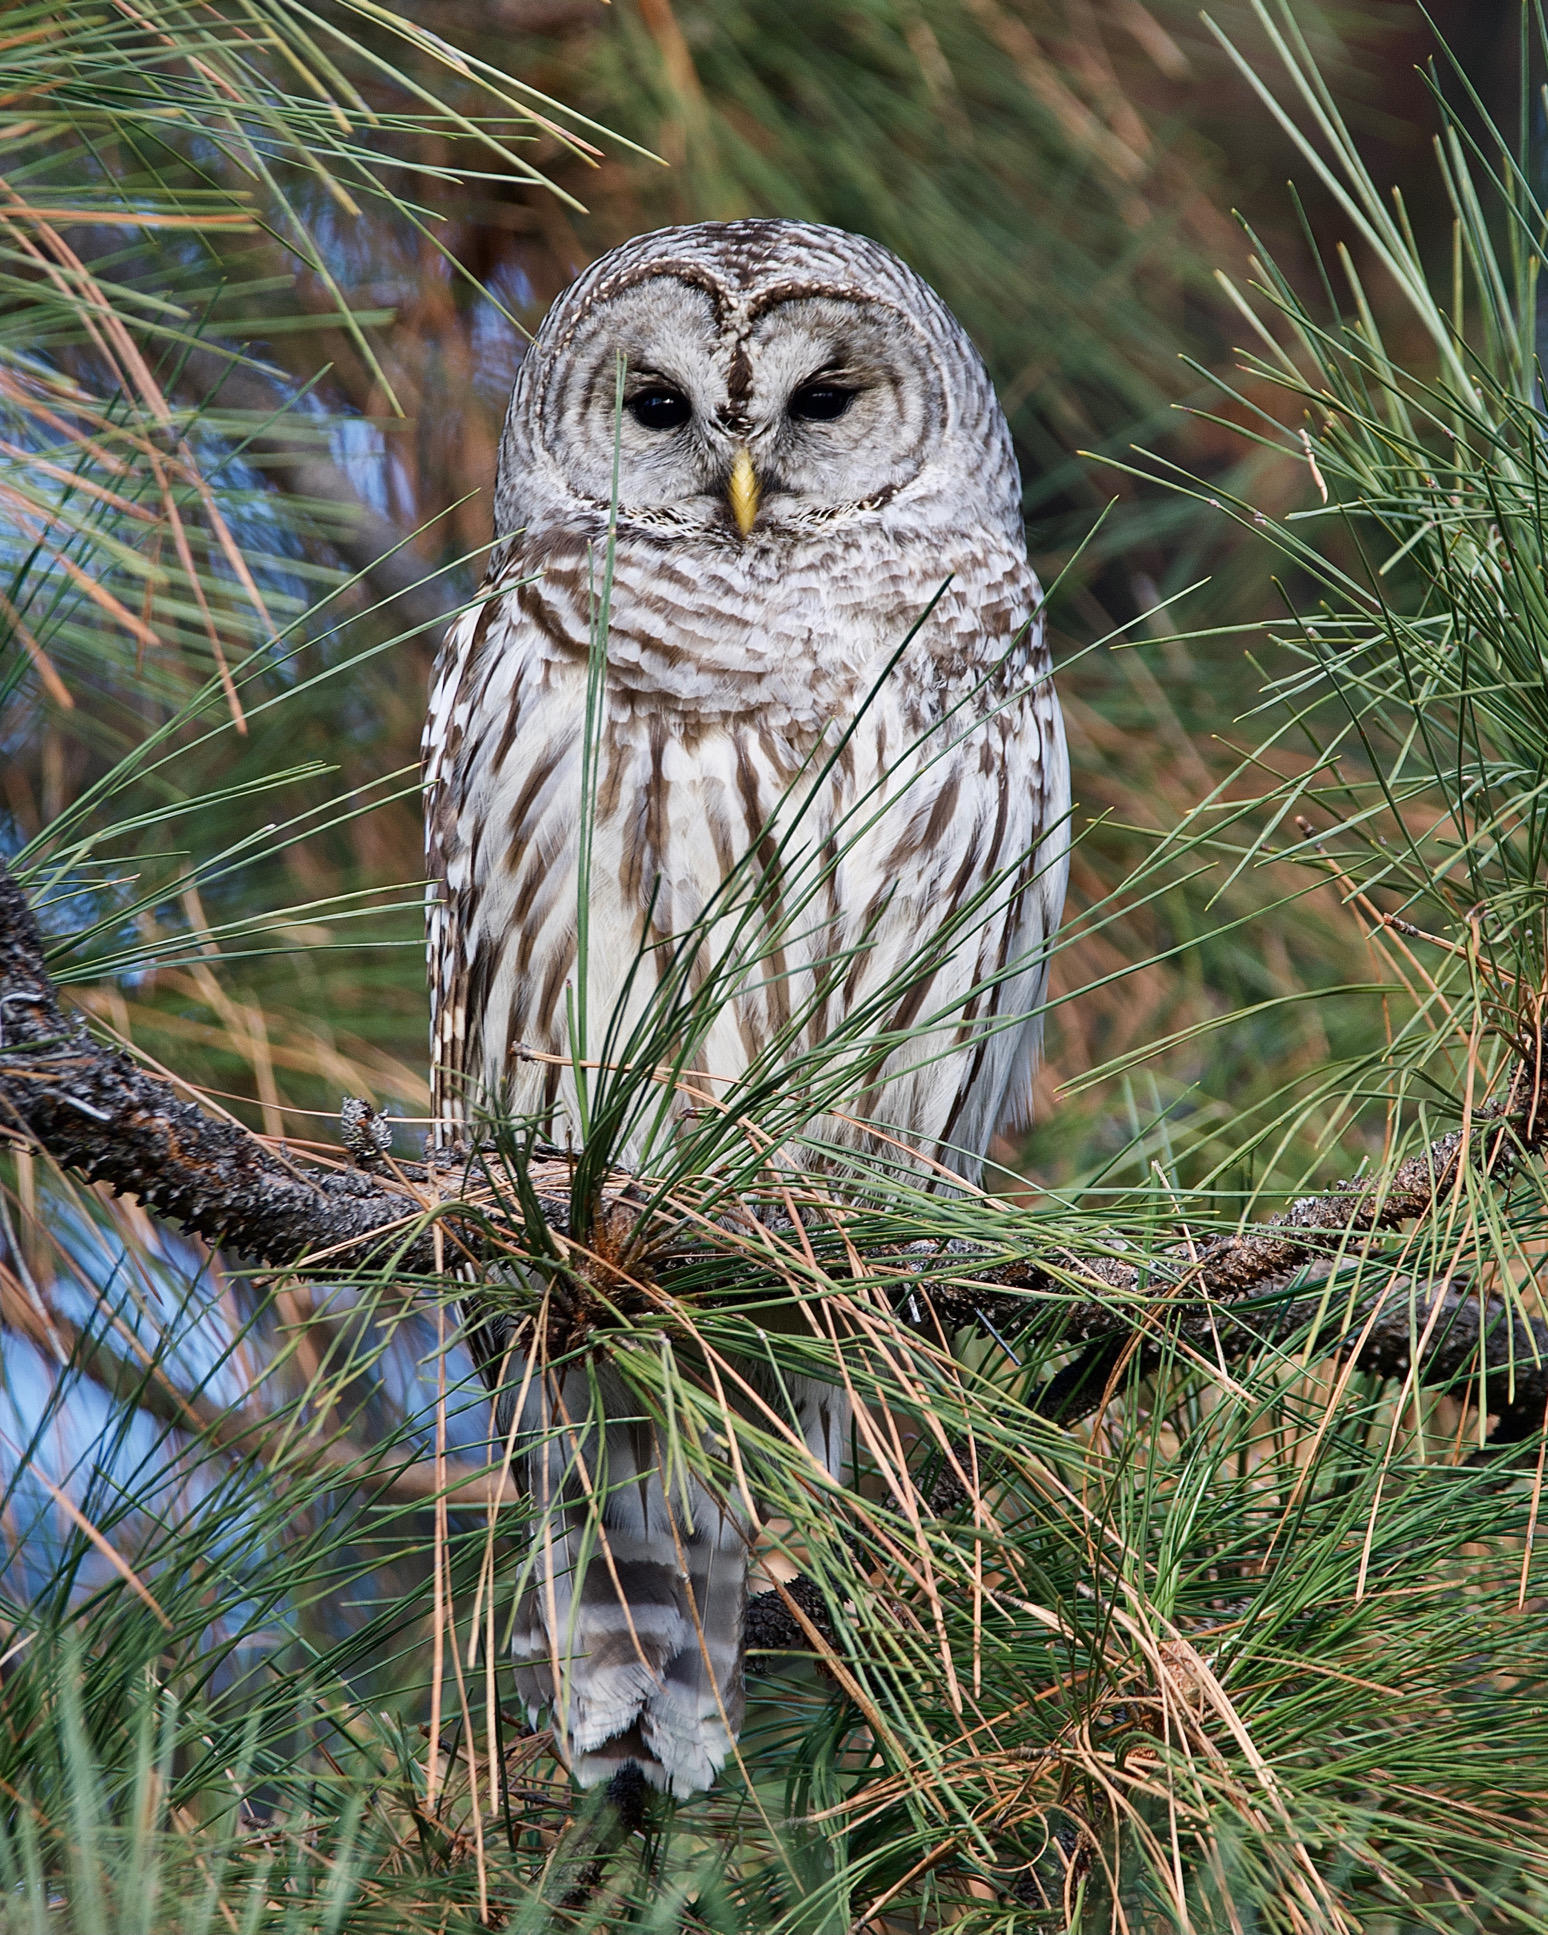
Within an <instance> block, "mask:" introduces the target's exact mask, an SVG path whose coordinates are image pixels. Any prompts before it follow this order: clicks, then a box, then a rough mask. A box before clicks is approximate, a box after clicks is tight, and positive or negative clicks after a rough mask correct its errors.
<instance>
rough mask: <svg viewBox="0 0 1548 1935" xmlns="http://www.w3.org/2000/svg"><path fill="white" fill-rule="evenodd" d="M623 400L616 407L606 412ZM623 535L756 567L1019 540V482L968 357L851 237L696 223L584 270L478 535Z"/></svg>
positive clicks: (904, 280) (885, 253)
mask: <svg viewBox="0 0 1548 1935" xmlns="http://www.w3.org/2000/svg"><path fill="white" fill-rule="evenodd" d="M620 390H621V405H620ZM615 464H616V477H617V484H616V494H617V502H618V516H619V523H620V528H621V530H623V531H625V532H630V533H635V534H639V535H642V536H648V537H649V538H650V539H651V540H653V541H654V542H656V543H661V544H667V545H678V544H682V545H701V546H703V545H708V546H711V547H713V548H715V549H717V550H721V551H736V550H737V549H738V548H744V549H745V548H751V549H754V550H762V551H767V550H768V549H769V548H770V547H777V546H779V545H780V544H781V543H788V542H789V541H790V539H792V538H794V537H798V536H799V534H800V533H801V532H802V531H804V530H812V529H813V528H815V527H822V528H827V529H832V527H835V526H839V527H842V526H844V525H846V524H848V523H851V522H854V521H857V520H858V521H874V520H877V519H881V520H883V521H884V522H886V523H889V524H892V523H894V522H895V521H897V520H902V521H904V522H906V523H908V524H909V525H912V526H914V527H916V528H917V527H923V528H924V529H925V530H928V529H929V528H930V527H932V526H938V527H940V528H952V529H956V530H958V531H960V530H961V529H962V528H963V527H964V525H967V526H969V527H970V528H971V527H973V526H977V527H980V528H982V527H985V526H987V527H990V528H994V529H1003V530H1005V531H1006V532H1007V534H1011V533H1014V534H1015V535H1016V537H1017V538H1018V540H1019V535H1020V529H1021V512H1020V495H1021V491H1020V480H1019V478H1018V476H1017V472H1016V465H1015V459H1014V456H1013V455H1012V451H1011V445H1010V436H1009V432H1008V431H1007V429H1006V425H1005V419H1004V416H1003V414H1002V413H1001V411H1000V408H999V405H998V403H997V401H996V399H995V395H994V390H993V387H992V385H991V383H990V381H989V377H988V374H987V372H986V371H985V369H984V366H983V363H982V361H981V359H980V358H979V356H978V353H977V351H976V350H975V349H974V348H973V345H972V344H971V343H970V342H969V340H968V338H967V336H966V334H965V333H964V331H963V329H962V327H961V325H960V324H959V323H958V322H957V321H956V319H955V317H954V316H953V315H952V314H951V312H950V311H949V310H948V309H947V308H946V306H945V304H944V303H943V302H942V301H941V299H940V297H939V296H937V295H936V294H935V292H934V290H932V289H931V288H930V287H929V286H928V285H927V284H926V283H924V282H923V281H921V280H920V278H919V277H918V276H917V275H915V274H914V272H913V271H912V270H911V269H909V268H908V267H907V266H906V265H905V264H904V263H902V262H901V261H899V260H898V258H897V257H896V256H895V255H893V254H892V253H891V252H890V250H887V249H885V248H882V247H881V246H880V244H878V243H876V242H872V241H868V240H867V239H866V238H865V237H863V236H858V235H850V234H846V233H845V232H844V231H843V230H841V229H833V228H820V227H817V226H815V225H813V224H811V223H806V222H786V221H762V220H759V221H741V222H705V223H700V224H697V225H695V226H693V227H689V228H668V229H660V230H658V231H656V232H655V233H654V234H651V235H642V236H639V237H637V238H636V239H635V240H633V241H631V242H627V243H625V244H624V245H623V246H622V247H621V248H618V249H614V250H613V251H612V252H611V253H610V254H608V255H605V256H603V257H601V259H600V260H598V261H597V262H595V263H593V264H592V266H591V267H590V268H589V269H587V270H586V272H585V273H584V274H583V275H582V276H581V277H580V278H579V279H578V280H577V281H576V282H575V283H573V284H572V285H571V287H570V288H569V289H567V290H566V291H565V293H564V294H563V295H562V296H561V297H560V298H559V299H558V301H557V302H556V303H555V304H554V306H553V308H552V309H551V310H550V311H549V313H548V316H547V318H546V320H545V321H544V323H543V326H542V328H541V330H540V331H539V332H538V335H537V337H536V339H535V341H534V342H533V344H532V346H531V348H530V349H529V351H528V353H527V355H526V357H525V358H524V360H523V363H522V367H521V371H520V374H519V376H518V378H517V383H516V388H515V392H514V394H513V396H512V399H511V407H510V413H509V416H508V417H507V420H506V428H505V435H504V438H503V440H502V444H501V451H500V474H499V481H498V485H497V490H496V500H495V504H496V509H495V522H496V536H497V538H500V539H507V538H509V537H511V536H512V535H513V534H514V533H516V532H518V531H523V530H524V531H526V532H528V533H529V534H530V535H531V536H533V537H534V538H540V537H541V534H542V532H543V530H544V528H545V527H547V528H549V529H550V530H553V529H562V530H564V531H566V532H567V533H569V534H571V535H575V534H577V532H578V531H595V530H599V529H600V528H601V526H602V525H603V524H604V523H605V521H606V518H607V515H608V511H609V507H610V505H611V503H612V500H613V496H614V489H615V485H614V476H615Z"/></svg>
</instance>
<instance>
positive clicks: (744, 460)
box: [726, 443, 758, 537]
mask: <svg viewBox="0 0 1548 1935" xmlns="http://www.w3.org/2000/svg"><path fill="white" fill-rule="evenodd" d="M726 495H727V497H729V498H730V500H731V515H732V516H733V517H734V518H735V519H736V528H737V529H738V530H739V531H740V532H741V534H742V536H743V537H746V535H747V533H748V532H749V531H750V530H751V529H752V527H753V520H754V519H755V518H756V517H757V515H758V473H757V471H755V470H754V469H753V460H752V457H751V456H750V454H749V453H748V449H747V446H746V444H745V443H744V444H743V445H742V447H741V449H740V450H738V451H737V453H736V456H735V457H734V458H733V459H732V462H731V475H730V478H729V479H728V480H727V483H726Z"/></svg>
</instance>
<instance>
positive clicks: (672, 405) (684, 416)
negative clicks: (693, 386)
mask: <svg viewBox="0 0 1548 1935" xmlns="http://www.w3.org/2000/svg"><path fill="white" fill-rule="evenodd" d="M628 410H629V414H630V416H631V417H633V418H634V420H635V422H636V423H638V424H641V425H643V427H644V428H645V429H647V430H680V429H681V428H682V427H683V425H684V424H685V423H686V422H687V421H688V419H689V418H690V417H691V416H692V415H693V405H692V404H691V403H690V402H689V401H688V399H687V397H685V396H684V395H683V393H682V391H681V390H672V389H668V388H667V386H666V385H665V384H661V385H659V386H658V387H657V388H656V389H653V390H641V391H640V393H639V395H638V396H631V397H630V399H629V403H628Z"/></svg>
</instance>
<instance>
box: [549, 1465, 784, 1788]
mask: <svg viewBox="0 0 1548 1935" xmlns="http://www.w3.org/2000/svg"><path fill="white" fill-rule="evenodd" d="M654 1476H655V1475H654V1474H652V1475H651V1477H652V1479H654ZM647 1483H648V1484H649V1489H650V1490H651V1491H652V1492H654V1494H655V1497H654V1498H653V1499H652V1501H651V1502H652V1503H653V1504H657V1505H659V1504H661V1503H662V1502H664V1501H663V1500H662V1494H661V1491H660V1488H659V1481H656V1482H650V1481H647ZM696 1506H697V1510H696V1511H695V1514H694V1518H695V1524H694V1526H693V1529H691V1530H689V1529H685V1527H684V1525H683V1523H682V1522H681V1518H680V1516H679V1515H678V1514H676V1513H673V1514H672V1516H673V1517H674V1518H677V1519H678V1523H677V1524H676V1525H675V1527H671V1526H664V1527H662V1528H661V1530H660V1531H659V1532H657V1531H656V1530H655V1528H654V1527H652V1528H651V1530H650V1531H648V1532H646V1533H644V1534H643V1535H642V1534H641V1532H639V1531H632V1532H630V1531H622V1530H619V1529H617V1528H611V1527H604V1528H602V1529H600V1530H599V1531H596V1532H593V1533H592V1535H591V1536H590V1537H589V1538H587V1537H586V1536H585V1529H584V1527H583V1526H582V1525H579V1524H573V1523H572V1525H571V1526H570V1527H569V1528H568V1529H567V1530H566V1531H565V1532H563V1533H562V1534H560V1535H558V1536H556V1537H553V1538H551V1539H549V1540H547V1541H545V1549H544V1550H543V1551H540V1552H539V1553H538V1554H537V1555H535V1556H536V1558H537V1566H536V1568H535V1570H536V1571H537V1572H538V1573H539V1575H540V1576H539V1578H538V1579H537V1580H536V1581H535V1582H534V1584H533V1586H532V1587H531V1588H530V1589H529V1591H528V1592H527V1593H526V1594H525V1596H524V1598H523V1601H522V1605H521V1607H520V1609H519V1614H518V1619H517V1627H516V1636H515V1640H514V1644H513V1649H512V1650H513V1654H514V1661H515V1666H516V1679H517V1684H518V1686H519V1688H520V1690H521V1693H522V1697H523V1698H524V1700H525V1701H526V1704H527V1713H528V1716H529V1718H530V1719H531V1720H532V1722H533V1724H534V1725H539V1724H541V1723H542V1722H543V1721H544V1720H545V1719H546V1720H547V1721H548V1722H549V1724H550V1725H551V1726H552V1727H553V1730H554V1736H555V1740H556V1743H557V1745H558V1747H559V1750H560V1752H561V1754H562V1755H563V1757H564V1759H565V1760H566V1762H567V1763H568V1765H569V1768H570V1772H571V1773H572V1774H573V1776H574V1777H575V1779H576V1780H577V1781H578V1782H579V1783H580V1785H581V1786H582V1787H596V1786H600V1785H602V1784H603V1783H605V1782H608V1781H611V1780H612V1779H613V1778H614V1777H615V1776H616V1775H617V1774H619V1773H621V1772H622V1770H623V1769H624V1768H625V1767H627V1766H628V1765H630V1764H631V1763H633V1765H635V1766H637V1767H638V1768H639V1770H640V1772H641V1773H642V1774H643V1775H644V1776H645V1779H646V1780H647V1781H649V1782H650V1784H651V1786H652V1787H655V1788H659V1789H660V1790H661V1791H662V1792H663V1793H667V1794H675V1795H678V1796H683V1795H687V1794H697V1793H699V1792H701V1791H702V1790H703V1789H704V1788H706V1787H709V1786H710V1785H711V1784H712V1782H713V1781H714V1779H715V1776H716V1775H717V1774H718V1773H719V1772H720V1769H721V1768H722V1767H723V1766H724V1765H725V1763H726V1760H727V1759H728V1758H729V1756H730V1754H731V1750H732V1748H733V1746H734V1745H735V1742H736V1735H737V1730H738V1728H739V1727H740V1725H741V1720H742V1710H743V1703H744V1696H743V1688H742V1622H743V1617H744V1614H745V1609H746V1601H747V1540H746V1535H745V1533H744V1531H743V1529H742V1527H741V1525H740V1524H739V1523H738V1522H737V1521H736V1520H735V1519H734V1518H732V1517H731V1516H729V1515H728V1514H727V1513H726V1512H725V1511H724V1510H723V1509H722V1508H721V1507H720V1506H718V1505H717V1504H715V1503H714V1501H712V1500H711V1499H710V1498H709V1496H708V1494H707V1493H702V1494H701V1495H700V1497H699V1499H698V1500H696ZM649 1516H650V1517H652V1518H654V1517H655V1514H654V1513H651V1514H649ZM674 1534H675V1535H674ZM604 1539H605V1541H606V1551H605V1552H604V1551H602V1550H600V1549H597V1548H598V1547H599V1546H600V1544H601V1541H602V1540H604ZM583 1543H584V1544H585V1545H587V1546H589V1547H590V1548H591V1550H590V1556H589V1557H588V1558H586V1559H585V1560H584V1576H583V1578H582V1580H581V1584H580V1588H579V1590H578V1591H577V1590H575V1589H574V1580H575V1577H576V1574H577V1571H578V1570H579V1566H580V1563H581V1559H580V1548H581V1546H582V1544H583ZM679 1555H680V1556H679ZM542 1575H546V1577H545V1576H542ZM556 1683H557V1685H558V1688H559V1692H558V1695H557V1697H556V1694H555V1685H556Z"/></svg>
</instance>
